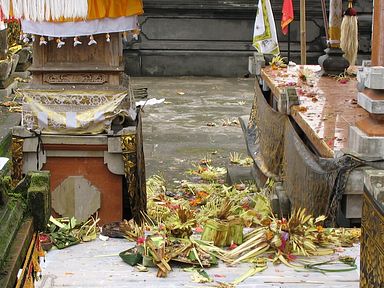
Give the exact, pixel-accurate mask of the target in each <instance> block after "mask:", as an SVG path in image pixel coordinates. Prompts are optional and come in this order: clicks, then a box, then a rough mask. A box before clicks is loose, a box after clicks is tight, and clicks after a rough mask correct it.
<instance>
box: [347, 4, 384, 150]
mask: <svg viewBox="0 0 384 288" xmlns="http://www.w3.org/2000/svg"><path fill="white" fill-rule="evenodd" d="M374 5H375V7H374V15H373V41H372V55H371V56H372V57H371V59H372V61H371V63H369V62H366V63H364V62H363V68H362V69H361V70H359V71H358V77H357V78H358V81H359V88H360V91H359V92H358V96H357V102H358V104H359V105H360V106H361V107H363V108H364V109H365V110H367V111H368V113H369V117H368V118H365V119H362V120H360V121H358V122H356V124H355V125H356V126H351V127H350V133H349V148H350V149H351V150H352V151H353V152H356V153H358V154H363V155H365V156H369V157H381V156H382V155H384V66H383V65H384V36H383V32H382V31H383V29H384V4H383V2H382V0H375V2H374Z"/></svg>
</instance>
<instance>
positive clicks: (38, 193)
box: [28, 171, 51, 231]
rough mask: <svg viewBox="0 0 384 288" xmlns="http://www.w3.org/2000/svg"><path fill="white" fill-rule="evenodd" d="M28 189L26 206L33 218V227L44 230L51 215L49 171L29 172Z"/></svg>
mask: <svg viewBox="0 0 384 288" xmlns="http://www.w3.org/2000/svg"><path fill="white" fill-rule="evenodd" d="M30 179H31V181H30V186H29V189H28V206H29V211H30V213H31V215H32V216H33V218H34V225H35V229H36V230H38V231H44V230H45V229H46V227H47V224H48V221H49V217H50V216H51V192H50V173H49V172H48V171H40V172H31V173H30Z"/></svg>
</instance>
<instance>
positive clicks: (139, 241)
mask: <svg viewBox="0 0 384 288" xmlns="http://www.w3.org/2000/svg"><path fill="white" fill-rule="evenodd" d="M144 242H145V237H139V238H137V240H136V243H137V245H143V244H144Z"/></svg>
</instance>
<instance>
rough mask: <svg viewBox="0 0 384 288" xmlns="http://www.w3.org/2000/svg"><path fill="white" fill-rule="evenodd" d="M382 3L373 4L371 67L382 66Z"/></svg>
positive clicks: (383, 21) (381, 0) (383, 36)
mask: <svg viewBox="0 0 384 288" xmlns="http://www.w3.org/2000/svg"><path fill="white" fill-rule="evenodd" d="M383 29H384V3H383V0H374V2H373V32H372V57H371V60H372V65H374V66H384V35H383Z"/></svg>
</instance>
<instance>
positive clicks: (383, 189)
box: [364, 170, 384, 207]
mask: <svg viewBox="0 0 384 288" xmlns="http://www.w3.org/2000/svg"><path fill="white" fill-rule="evenodd" d="M364 185H365V188H366V189H367V191H368V192H369V193H371V194H372V196H373V198H374V199H375V200H376V201H378V202H379V203H380V204H381V205H382V206H383V207H384V170H367V171H365V173H364Z"/></svg>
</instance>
